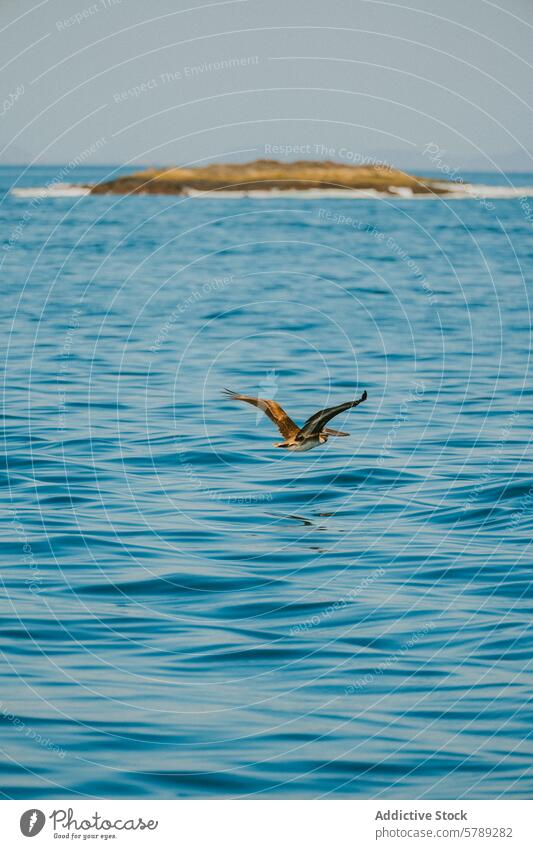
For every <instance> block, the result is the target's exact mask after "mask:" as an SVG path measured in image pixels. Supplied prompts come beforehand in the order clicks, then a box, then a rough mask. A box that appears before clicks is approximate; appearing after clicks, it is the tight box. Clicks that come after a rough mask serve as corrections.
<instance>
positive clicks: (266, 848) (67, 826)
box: [0, 799, 533, 849]
mask: <svg viewBox="0 0 533 849" xmlns="http://www.w3.org/2000/svg"><path fill="white" fill-rule="evenodd" d="M0 814H1V822H2V837H1V842H2V845H3V846H5V847H6V849H7V847H9V849H12V847H18V846H26V847H28V846H32V847H35V849H41V847H42V849H44V847H49V846H56V847H57V846H62V845H67V846H72V845H73V844H78V845H79V846H82V845H83V846H88V845H89V846H116V847H117V848H118V847H120V849H122V847H124V849H126V847H129V846H131V847H137V846H142V847H150V846H153V847H154V849H156V847H157V849H166V847H167V846H168V847H173V848H174V847H184V849H196V848H197V847H198V849H204V847H206V849H211V847H212V849H368V847H374V846H375V847H383V849H387V847H395V849H403V847H413V846H419V847H424V849H426V848H427V849H430V847H434V848H435V849H444V847H450V849H451V847H453V849H463V847H465V849H466V847H470V849H477V847H484V849H488V847H508V849H532V847H533V825H532V822H531V820H532V818H533V817H532V814H533V802H532V801H502V800H498V801H490V800H487V801H473V802H460V801H449V800H448V801H446V800H444V801H430V802H428V801H423V802H414V801H367V800H360V799H357V800H353V801H351V800H348V801H346V800H339V801H330V800H328V801H326V800H323V801H320V800H319V801H283V800H266V799H265V800H262V801H261V800H253V801H252V800H246V801H240V800H239V801H231V800H229V801H221V800H212V801H211V800H205V801H203V800H198V801H195V800H161V801H151V800H145V799H140V800H124V801H122V800H102V801H92V802H90V801H89V802H88V801H64V800H57V801H56V800H51V801H49V800H38V801H4V802H1V803H0ZM32 839H34V840H35V842H32Z"/></svg>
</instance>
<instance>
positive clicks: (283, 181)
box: [85, 159, 454, 196]
mask: <svg viewBox="0 0 533 849" xmlns="http://www.w3.org/2000/svg"><path fill="white" fill-rule="evenodd" d="M453 185H454V184H453V183H451V182H449V181H447V180H435V179H429V178H425V177H417V176H412V175H410V174H407V173H406V172H404V171H400V170H398V169H395V168H392V167H390V166H389V165H386V164H381V163H380V164H373V165H346V164H343V163H337V162H329V161H318V162H313V161H307V160H300V161H297V162H279V161H277V160H275V159H258V160H255V161H254V162H247V163H243V164H236V163H229V164H223V165H207V166H204V167H200V168H148V169H146V170H145V171H140V172H137V173H134V174H126V175H124V176H120V177H117V178H116V179H114V180H108V181H104V182H102V183H97V184H95V185H93V186H86V187H85V188H87V189H88V190H89V192H90V194H163V195H167V194H171V195H189V196H190V195H191V194H197V193H202V192H217V193H218V192H224V193H225V194H226V193H230V192H231V193H232V192H239V193H240V194H242V193H251V192H253V193H256V192H276V193H282V192H298V193H302V192H316V191H320V192H325V191H328V192H335V193H339V194H341V195H342V194H344V193H345V192H354V191H356V192H362V191H364V192H379V194H380V195H391V196H398V195H399V196H401V195H402V194H405V195H408V196H411V195H418V194H432V195H442V194H446V193H447V192H449V191H450V190H453Z"/></svg>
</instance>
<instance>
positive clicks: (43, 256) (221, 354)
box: [0, 166, 533, 799]
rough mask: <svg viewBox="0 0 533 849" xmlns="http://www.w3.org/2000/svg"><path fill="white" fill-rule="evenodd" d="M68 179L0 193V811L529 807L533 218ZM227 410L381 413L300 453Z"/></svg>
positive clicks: (2, 176)
mask: <svg viewBox="0 0 533 849" xmlns="http://www.w3.org/2000/svg"><path fill="white" fill-rule="evenodd" d="M58 173H60V176H62V177H63V178H65V174H68V177H67V179H77V180H79V181H83V180H87V181H93V180H95V179H99V178H103V177H104V176H106V174H107V172H106V169H100V170H98V169H88V168H87V169H84V170H80V169H78V171H77V172H76V174H75V176H74V175H73V174H71V173H70V172H69V171H68V168H67V169H63V171H62V172H61V168H60V166H56V167H48V168H43V167H40V168H33V169H30V170H25V169H23V168H7V167H4V168H3V169H1V170H0V185H1V189H2V194H1V199H0V216H1V228H2V229H1V236H2V240H3V244H2V247H1V252H0V261H1V280H2V305H1V321H2V334H1V339H2V348H3V351H2V361H3V365H4V385H3V393H2V398H3V402H4V403H3V441H2V477H3V487H2V495H1V516H2V530H1V538H0V543H1V549H0V552H1V577H2V599H1V619H0V624H1V630H0V649H1V652H2V665H1V679H0V729H1V730H0V744H1V750H2V757H1V764H0V774H1V777H0V788H1V791H2V793H3V796H4V797H16V798H24V797H26V798H28V797H30V798H40V797H42V798H64V797H67V796H69V797H72V798H76V797H78V798H82V797H89V798H91V797H115V798H127V797H157V798H174V797H176V798H182V797H214V798H218V797H246V798H248V797H259V798H268V797H282V798H352V797H353V798H355V797H359V798H369V797H370V798H476V799H478V798H479V799H482V798H496V797H500V796H503V797H508V798H526V797H531V794H532V792H533V772H532V763H533V757H532V755H533V743H532V739H531V735H532V729H533V709H532V704H531V698H532V692H533V673H532V669H531V660H532V648H533V634H532V616H531V614H532V610H533V594H532V582H531V577H532V572H531V534H532V529H533V467H532V463H531V454H530V451H529V443H530V438H531V425H532V416H531V403H532V387H531V366H530V352H531V322H530V318H531V313H530V300H529V298H530V294H531V280H532V276H533V216H532V214H531V209H532V207H533V200H532V199H529V200H520V199H512V200H497V201H493V202H491V203H483V202H481V201H480V200H476V199H473V200H468V201H466V200H456V201H446V200H439V199H432V200H419V201H410V200H400V199H398V200H353V199H350V200H348V199H346V200H344V199H335V198H333V199H317V200H310V199H305V198H304V199H302V198H289V197H286V198H272V199H268V200H257V199H252V198H240V199H237V198H231V199H222V198H219V199H217V198H198V199H183V198H179V197H132V198H123V197H117V196H99V197H59V198H30V197H15V196H13V195H12V194H10V193H9V188H10V187H11V186H12V185H14V184H16V185H17V186H24V185H26V186H35V185H43V184H45V183H46V182H47V181H50V180H54V178H55V177H56V176H57V174H58ZM475 179H477V181H478V182H484V183H487V182H489V181H491V180H492V181H494V179H495V178H493V177H490V175H483V176H480V175H477V176H476V178H475ZM509 179H511V180H512V182H513V183H515V184H517V185H531V184H533V176H532V175H511V176H510V178H509ZM504 181H505V178H503V177H502V178H500V182H504ZM224 386H229V387H230V388H232V389H236V390H239V391H241V392H245V393H249V394H260V395H263V396H266V397H271V398H275V399H276V400H277V401H278V402H279V403H281V404H283V405H285V406H286V407H287V410H288V412H289V413H290V414H291V415H293V417H294V418H295V419H296V420H297V421H298V422H299V423H301V422H303V421H304V420H305V419H306V418H307V417H308V416H309V415H311V413H313V412H314V411H316V410H317V409H320V408H322V407H324V406H327V405H330V404H334V403H337V402H341V401H344V400H346V399H349V398H351V397H355V396H356V395H358V394H360V392H361V391H362V390H363V389H366V390H367V391H368V400H367V401H366V403H365V404H362V405H361V406H360V407H358V408H357V409H356V410H352V411H351V412H348V413H346V414H344V415H342V416H340V417H339V418H338V419H336V420H335V422H333V423H332V424H333V426H334V427H339V428H342V429H343V430H347V431H349V432H350V434H351V436H350V437H349V438H343V439H341V438H337V439H330V441H329V442H328V444H327V445H325V446H323V447H320V448H317V449H315V450H314V451H312V452H308V453H303V454H289V453H288V452H283V451H280V450H279V449H276V448H275V447H273V443H274V442H275V441H277V440H278V439H279V435H278V434H277V432H276V431H275V429H274V428H273V426H272V424H271V423H270V422H269V421H268V419H267V418H266V417H262V416H260V415H257V411H256V410H255V409H254V408H253V407H249V406H246V405H241V404H237V403H235V402H231V401H229V400H226V399H224V398H222V396H221V395H220V389H221V388H222V387H224Z"/></svg>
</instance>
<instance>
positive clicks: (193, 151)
mask: <svg viewBox="0 0 533 849" xmlns="http://www.w3.org/2000/svg"><path fill="white" fill-rule="evenodd" d="M532 43H533V2H531V0H506V2H505V8H503V7H502V6H500V5H498V4H497V3H493V2H487V0H460V2H459V0H410V2H387V0H330V2H325V0H320V2H319V0H225V2H209V3H207V2H198V0H150V2H149V3H146V2H140V0H40V2H28V0H2V2H1V3H0V48H1V49H0V57H1V59H0V67H1V68H2V73H1V75H0V80H1V91H0V164H12V163H34V164H48V163H54V164H55V163H67V162H69V161H70V160H72V159H74V158H76V157H80V156H81V157H82V158H83V160H84V162H85V164H87V165H90V164H94V165H96V164H106V165H107V164H121V165H128V166H130V167H136V166H145V165H174V164H175V165H184V164H205V163H207V162H218V161H239V160H241V161H242V160H251V159H255V158H261V157H266V158H275V159H288V160H294V159H333V160H336V161H341V162H342V161H345V162H359V161H365V160H366V159H368V160H370V161H372V160H373V159H377V160H386V161H387V162H390V163H391V164H393V165H396V166H399V167H403V168H416V169H418V171H419V172H423V171H428V172H429V171H435V170H439V171H441V172H442V173H443V176H447V175H449V173H450V172H451V171H452V170H453V169H465V170H468V169H470V170H472V169H478V170H494V169H495V170H515V171H520V170H521V171H533V144H532V133H533V110H532V106H533V102H532V101H533V55H532V51H531V44H532Z"/></svg>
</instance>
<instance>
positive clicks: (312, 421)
mask: <svg viewBox="0 0 533 849" xmlns="http://www.w3.org/2000/svg"><path fill="white" fill-rule="evenodd" d="M367 397H368V396H367V394H366V391H365V392H363V394H362V395H361V397H360V398H357V400H356V401H346V403H345V404H338V405H337V406H336V407H327V408H326V409H325V410H319V411H318V413H315V414H314V416H311V418H309V419H307V421H306V422H305V424H303V425H302V431H301V432H302V436H312V435H313V434H315V433H320V431H321V430H322V429H323V428H324V425H326V424H327V423H328V422H329V421H330V419H333V418H334V417H335V416H338V415H339V413H343V412H344V410H349V409H350V407H357V405H358V404H361V402H362V401H366V399H367Z"/></svg>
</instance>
